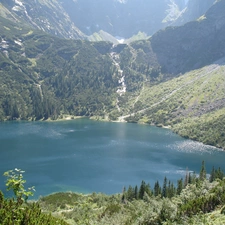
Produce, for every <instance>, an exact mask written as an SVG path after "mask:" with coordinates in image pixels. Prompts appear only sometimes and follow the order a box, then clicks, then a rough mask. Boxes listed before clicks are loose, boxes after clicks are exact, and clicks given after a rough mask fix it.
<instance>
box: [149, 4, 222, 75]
mask: <svg viewBox="0 0 225 225" xmlns="http://www.w3.org/2000/svg"><path fill="white" fill-rule="evenodd" d="M224 12H225V1H224V0H222V1H218V2H217V3H216V4H214V5H213V6H212V7H211V8H210V9H209V10H208V11H207V12H206V14H205V16H202V17H201V18H200V19H199V20H197V21H194V22H189V23H187V24H185V25H183V26H180V27H168V28H166V29H165V30H161V31H159V32H157V33H156V34H155V35H153V36H152V38H151V39H150V41H151V44H152V49H153V51H154V53H155V54H156V56H157V59H158V62H159V63H160V65H161V66H162V70H163V72H165V73H172V74H178V73H183V72H186V71H189V70H191V69H195V68H199V67H201V66H204V65H207V64H210V63H212V62H213V61H216V60H217V59H219V58H221V57H223V56H225V41H224V35H225V14H224Z"/></svg>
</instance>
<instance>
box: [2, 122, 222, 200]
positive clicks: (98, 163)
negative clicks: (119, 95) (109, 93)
mask: <svg viewBox="0 0 225 225" xmlns="http://www.w3.org/2000/svg"><path fill="white" fill-rule="evenodd" d="M202 160H205V163H206V169H207V172H208V173H210V171H211V168H212V166H213V165H214V166H215V167H216V168H218V167H221V168H222V169H223V170H225V166H224V165H225V164H224V160H225V152H223V151H221V150H219V149H216V148H213V147H209V146H206V145H203V144H201V143H198V142H194V141H190V140H187V139H183V138H181V137H180V136H178V135H176V134H174V133H172V132H171V131H170V130H168V129H163V128H157V127H152V126H147V125H138V124H127V123H110V122H98V121H93V120H88V119H77V120H73V121H60V122H4V123H0V190H3V191H4V190H5V177H3V176H2V174H3V173H4V172H5V171H7V170H10V169H14V168H20V169H22V170H25V171H26V173H25V174H24V177H25V179H26V180H27V183H26V186H27V187H29V186H35V188H36V192H35V196H34V198H38V197H39V196H40V195H47V194H50V193H52V192H59V191H76V192H82V193H90V192H103V193H107V194H113V193H118V192H122V189H123V187H124V186H126V187H128V186H129V185H133V186H134V185H140V183H141V181H142V180H145V181H146V182H149V183H150V185H151V187H153V186H154V183H155V182H156V181H157V180H158V181H160V182H161V183H162V182H163V179H164V177H165V176H166V177H167V178H168V179H170V180H172V181H174V182H175V183H176V180H177V179H180V178H181V177H184V176H185V171H186V168H188V169H189V171H196V173H198V172H199V170H200V167H201V162H202Z"/></svg>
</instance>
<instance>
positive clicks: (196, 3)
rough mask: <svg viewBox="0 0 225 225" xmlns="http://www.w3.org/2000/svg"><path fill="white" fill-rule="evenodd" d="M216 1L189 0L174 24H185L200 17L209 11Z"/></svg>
mask: <svg viewBox="0 0 225 225" xmlns="http://www.w3.org/2000/svg"><path fill="white" fill-rule="evenodd" d="M214 2H215V0H189V1H188V2H187V5H186V7H185V8H184V9H183V11H182V12H181V13H180V16H179V17H178V18H177V19H176V20H175V21H174V23H173V25H183V24H185V23H187V22H189V21H192V20H196V19H198V18H199V17H200V16H202V15H203V14H205V13H206V12H207V10H208V9H209V8H210V7H211V6H212V5H213V4H214Z"/></svg>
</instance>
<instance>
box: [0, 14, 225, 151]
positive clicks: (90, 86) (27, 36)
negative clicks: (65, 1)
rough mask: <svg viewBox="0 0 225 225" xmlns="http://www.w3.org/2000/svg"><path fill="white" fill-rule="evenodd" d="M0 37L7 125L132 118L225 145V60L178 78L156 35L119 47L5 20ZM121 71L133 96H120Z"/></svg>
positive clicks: (2, 110)
mask: <svg viewBox="0 0 225 225" xmlns="http://www.w3.org/2000/svg"><path fill="white" fill-rule="evenodd" d="M6 27H7V29H6ZM0 33H1V36H0V48H1V49H0V50H1V51H0V84H1V85H0V121H3V120H15V119H21V120H47V119H51V120H56V119H62V118H64V117H65V115H69V116H70V117H71V118H74V117H76V116H88V117H91V118H95V119H108V120H113V121H116V120H119V121H124V120H126V121H127V122H140V123H147V124H151V125H156V126H168V127H170V128H171V129H172V130H173V131H175V132H176V133H178V134H179V135H181V136H183V137H186V138H191V139H193V140H197V141H201V142H203V143H205V144H209V145H213V146H217V147H220V148H225V135H224V124H225V117H224V110H225V108H224V106H225V104H224V103H225V99H224V97H223V96H224V95H225V88H224V87H225V79H224V72H225V67H224V59H221V60H220V61H218V62H216V63H214V64H211V65H208V66H205V67H203V68H201V69H198V70H192V71H190V72H187V73H185V74H176V75H174V74H167V73H165V68H164V67H163V66H162V65H160V63H159V61H158V59H157V57H156V55H155V53H154V52H153V49H152V43H151V42H152V39H151V38H150V39H148V40H137V41H134V42H131V43H129V44H128V45H127V44H120V45H117V46H113V45H112V43H110V42H104V41H99V42H88V41H82V40H65V39H59V38H57V37H54V36H50V35H47V34H46V33H43V32H41V31H37V30H32V29H31V28H30V27H26V26H23V25H19V27H18V25H17V24H15V23H13V22H11V21H9V20H6V19H4V18H2V17H0ZM113 57H115V58H113ZM121 71H122V72H121ZM121 73H122V74H123V78H124V83H125V85H126V92H124V93H123V94H121V95H119V94H118V93H117V90H118V89H119V88H120V87H121V84H120V83H119V80H120V79H121V78H122V77H121V76H122V75H121Z"/></svg>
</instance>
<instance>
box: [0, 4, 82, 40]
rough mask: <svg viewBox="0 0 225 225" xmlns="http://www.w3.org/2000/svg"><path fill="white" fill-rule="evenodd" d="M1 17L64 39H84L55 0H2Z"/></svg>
mask: <svg viewBox="0 0 225 225" xmlns="http://www.w3.org/2000/svg"><path fill="white" fill-rule="evenodd" d="M1 2H2V9H4V11H5V13H4V14H3V13H1V15H2V16H3V17H5V18H7V19H11V20H14V22H15V21H17V22H20V23H27V24H29V25H31V26H32V27H33V28H36V29H39V30H42V31H45V32H47V33H50V34H53V35H57V36H60V37H64V38H73V39H77V38H84V37H85V35H84V34H83V33H82V32H81V31H80V30H79V29H78V28H77V27H76V26H75V25H74V23H73V22H72V21H71V20H70V18H69V16H68V14H67V13H66V12H65V10H64V9H63V7H62V6H61V3H60V2H59V1H57V0H51V1H49V0H44V1H41V0H35V1H27V0H7V1H6V0H2V1H1Z"/></svg>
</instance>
